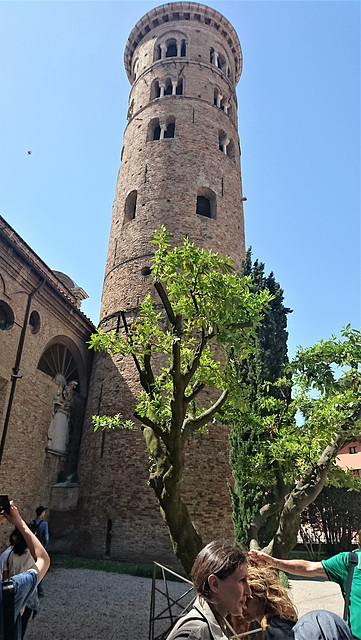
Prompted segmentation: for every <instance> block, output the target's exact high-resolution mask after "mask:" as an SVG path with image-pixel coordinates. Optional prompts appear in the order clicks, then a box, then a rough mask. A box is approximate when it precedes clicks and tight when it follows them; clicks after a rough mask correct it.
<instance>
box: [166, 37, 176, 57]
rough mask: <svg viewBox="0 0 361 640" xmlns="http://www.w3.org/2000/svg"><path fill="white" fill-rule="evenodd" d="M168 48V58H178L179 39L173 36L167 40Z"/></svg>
mask: <svg viewBox="0 0 361 640" xmlns="http://www.w3.org/2000/svg"><path fill="white" fill-rule="evenodd" d="M166 45H167V50H166V53H165V57H166V58H176V57H177V40H176V39H175V38H171V39H170V40H168V41H167V42H166Z"/></svg>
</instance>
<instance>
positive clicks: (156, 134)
mask: <svg viewBox="0 0 361 640" xmlns="http://www.w3.org/2000/svg"><path fill="white" fill-rule="evenodd" d="M161 132H162V130H161V128H160V126H159V123H158V124H157V125H156V126H155V127H154V131H153V140H160V134H161Z"/></svg>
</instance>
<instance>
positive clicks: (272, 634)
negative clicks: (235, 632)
mask: <svg viewBox="0 0 361 640" xmlns="http://www.w3.org/2000/svg"><path fill="white" fill-rule="evenodd" d="M248 583H249V586H250V589H251V597H250V598H249V600H248V602H247V606H246V608H245V610H244V611H243V615H242V617H243V620H245V621H246V622H248V623H251V622H252V621H255V620H257V622H258V623H259V624H260V625H261V628H262V632H261V635H256V636H254V635H250V639H251V638H259V637H262V638H263V639H264V640H350V639H351V634H350V631H349V629H348V627H347V625H346V624H345V622H344V621H343V620H342V618H340V617H339V616H337V615H336V614H334V613H331V612H330V611H324V610H319V611H310V612H309V613H306V614H305V615H304V616H302V617H301V618H299V619H298V615H297V610H296V607H295V605H294V604H293V602H292V600H291V598H290V596H289V594H288V590H287V589H286V588H285V587H283V586H282V584H281V582H280V580H279V577H278V573H277V571H276V570H275V569H273V568H272V567H269V566H266V567H264V566H255V565H253V564H251V563H250V565H249V568H248ZM231 624H232V626H233V627H234V628H235V627H236V626H237V621H236V620H234V619H232V621H231ZM244 636H247V634H244ZM240 637H242V636H240Z"/></svg>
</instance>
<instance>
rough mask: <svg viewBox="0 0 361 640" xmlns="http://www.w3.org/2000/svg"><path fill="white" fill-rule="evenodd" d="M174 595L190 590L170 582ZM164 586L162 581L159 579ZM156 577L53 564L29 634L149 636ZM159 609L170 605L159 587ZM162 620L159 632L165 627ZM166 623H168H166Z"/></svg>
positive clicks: (56, 638)
mask: <svg viewBox="0 0 361 640" xmlns="http://www.w3.org/2000/svg"><path fill="white" fill-rule="evenodd" d="M168 586H169V593H170V597H171V598H178V597H180V596H181V595H182V594H183V593H184V592H185V591H186V590H187V585H184V584H183V583H177V582H170V583H168ZM157 587H158V588H161V589H162V590H163V584H162V583H159V582H158V581H157ZM151 590H152V580H151V579H150V578H137V577H133V576H127V575H120V574H117V573H107V572H104V571H92V570H89V569H50V571H49V573H48V574H47V575H46V576H45V579H44V593H45V595H44V598H41V599H40V610H39V612H38V614H37V616H36V617H35V619H34V620H31V621H30V622H29V625H28V628H27V631H26V636H25V638H26V640H75V639H76V640H147V639H148V637H149V617H150V600H151ZM156 603H157V611H159V610H160V608H161V609H163V608H164V606H166V601H165V599H164V597H162V596H161V595H160V594H159V593H157V597H156ZM161 624H162V623H157V627H156V631H157V633H159V632H160V630H161V628H162V627H161ZM164 624H165V623H163V625H164Z"/></svg>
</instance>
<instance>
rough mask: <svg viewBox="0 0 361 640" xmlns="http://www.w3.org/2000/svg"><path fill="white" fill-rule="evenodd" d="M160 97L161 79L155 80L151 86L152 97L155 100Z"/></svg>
mask: <svg viewBox="0 0 361 640" xmlns="http://www.w3.org/2000/svg"><path fill="white" fill-rule="evenodd" d="M159 97H160V86H159V80H153V82H152V84H151V87H150V99H151V101H152V100H155V98H159Z"/></svg>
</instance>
